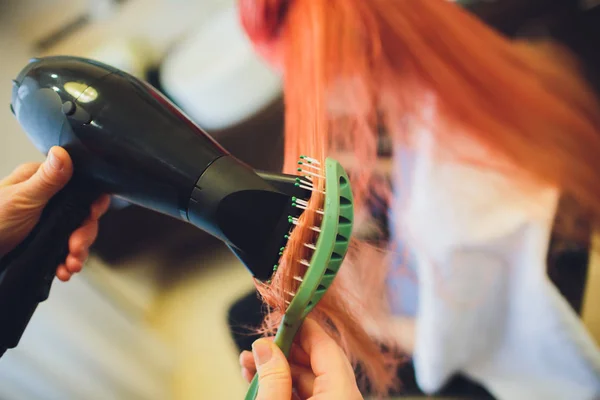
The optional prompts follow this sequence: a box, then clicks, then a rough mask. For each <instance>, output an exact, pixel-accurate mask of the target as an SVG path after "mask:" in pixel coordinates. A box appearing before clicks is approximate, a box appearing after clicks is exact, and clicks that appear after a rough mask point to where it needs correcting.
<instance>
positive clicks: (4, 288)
mask: <svg viewBox="0 0 600 400" xmlns="http://www.w3.org/2000/svg"><path fill="white" fill-rule="evenodd" d="M11 109H12V112H13V113H14V115H15V116H16V118H17V119H18V121H19V123H20V124H21V126H22V127H23V128H24V130H25V132H26V133H27V135H28V136H29V138H30V139H31V140H32V142H33V143H34V144H35V145H36V147H37V148H38V149H39V150H40V151H42V152H43V153H44V154H47V152H48V151H49V149H50V148H51V147H52V146H62V147H64V148H65V149H66V150H67V151H68V152H69V154H70V156H71V158H72V159H73V163H74V171H75V174H74V177H73V179H72V180H71V182H70V183H69V184H68V186H67V187H66V188H65V189H63V190H62V191H61V192H60V193H59V194H58V195H57V196H55V198H54V199H53V200H52V201H51V202H50V203H49V204H48V205H47V207H46V208H45V210H44V213H43V215H42V218H41V220H40V222H39V223H38V225H37V226H36V228H35V229H34V231H33V232H32V233H31V235H30V236H29V237H28V238H27V239H26V240H25V241H24V242H23V243H21V244H20V245H19V246H18V247H17V248H16V249H15V250H13V251H12V252H11V253H9V254H7V255H6V256H5V257H3V258H2V260H0V354H3V353H4V351H5V350H6V349H8V348H13V347H15V346H16V345H17V344H18V342H19V340H20V338H21V336H22V333H23V331H24V330H25V328H26V326H27V324H28V322H29V320H30V318H31V316H32V315H33V313H34V311H35V309H36V307H37V305H38V303H39V302H41V301H44V300H45V299H46V298H47V297H48V295H49V291H50V286H51V284H52V281H53V280H54V276H55V272H56V268H57V266H58V265H59V264H60V263H62V262H63V260H64V259H65V257H66V254H67V252H68V245H67V244H68V238H69V237H70V235H71V233H72V232H73V231H74V230H75V229H76V228H77V227H79V226H80V225H81V223H82V222H83V221H84V220H85V218H87V216H88V215H89V210H90V206H91V204H92V202H93V201H94V200H95V199H96V198H98V196H99V195H100V194H101V193H109V194H113V195H116V196H119V197H121V198H123V199H125V200H127V201H129V202H131V203H134V204H137V205H140V206H142V207H145V208H149V209H152V210H155V211H157V212H160V213H163V214H166V215H170V216H172V217H174V218H178V219H180V220H183V221H186V222H189V223H191V224H193V225H195V226H197V227H198V228H200V229H202V230H204V231H206V232H208V233H210V234H212V235H214V236H215V237H217V238H219V239H221V240H222V241H223V242H225V243H226V244H227V245H228V246H229V248H230V249H231V250H232V251H233V252H234V253H235V254H236V255H237V256H238V257H239V258H240V260H241V261H242V262H243V263H244V264H245V265H246V267H247V268H248V269H249V271H250V272H251V273H252V275H253V276H254V277H256V278H258V279H261V280H266V279H268V278H269V277H270V275H271V274H272V266H273V265H274V264H276V262H277V257H278V253H279V248H280V247H281V246H283V244H284V243H283V241H284V235H285V234H286V233H287V232H288V230H289V222H288V218H287V216H288V215H289V214H293V213H294V210H293V208H292V207H291V201H290V197H292V196H305V195H306V193H304V191H303V190H302V189H299V188H298V187H296V186H295V185H294V183H295V177H294V176H285V175H277V174H268V173H260V172H256V171H254V170H253V169H251V168H250V167H248V166H247V165H245V164H243V163H241V162H240V161H238V160H237V159H235V158H234V157H233V156H231V155H230V154H229V153H228V152H227V151H225V150H224V149H223V148H222V147H221V146H219V145H218V144H217V143H216V142H215V141H214V140H213V139H212V138H210V137H209V136H208V135H207V134H206V133H204V132H203V131H202V130H201V129H200V128H199V127H198V126H196V125H195V124H194V123H193V122H191V121H190V120H189V119H188V118H187V117H186V116H185V115H184V114H183V113H182V112H181V111H179V110H178V109H177V108H176V107H175V106H174V105H173V104H172V103H170V102H169V101H168V100H167V99H166V98H165V97H163V96H162V95H161V94H160V93H159V92H157V91H156V90H155V89H154V88H152V87H151V86H150V85H148V84H146V83H144V82H142V81H141V80H138V79H136V78H134V77H133V76H131V75H128V74H126V73H124V72H122V71H119V70H117V69H115V68H112V67H110V66H107V65H104V64H101V63H98V62H95V61H91V60H86V59H81V58H74V57H49V58H43V59H34V60H31V61H30V63H29V64H28V65H27V66H26V67H25V69H24V70H23V71H22V72H21V73H20V74H19V76H18V78H17V79H16V80H15V81H14V86H13V92H12V104H11ZM299 191H301V192H299Z"/></svg>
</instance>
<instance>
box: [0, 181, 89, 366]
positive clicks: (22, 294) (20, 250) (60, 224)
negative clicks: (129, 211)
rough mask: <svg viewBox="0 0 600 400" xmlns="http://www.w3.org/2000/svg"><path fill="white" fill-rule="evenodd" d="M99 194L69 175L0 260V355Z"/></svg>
mask: <svg viewBox="0 0 600 400" xmlns="http://www.w3.org/2000/svg"><path fill="white" fill-rule="evenodd" d="M99 195H100V193H97V192H96V191H94V190H90V189H89V188H88V187H86V186H83V185H81V184H80V183H78V182H76V181H75V180H72V181H71V183H69V184H68V185H67V186H66V187H65V188H64V189H63V190H61V191H60V192H59V193H58V194H57V195H56V196H54V198H52V200H51V201H50V202H49V203H48V204H47V205H46V207H45V208H44V211H43V212H42V216H41V218H40V221H39V222H38V223H37V225H36V226H35V228H34V229H33V231H32V232H31V233H30V234H29V236H28V237H27V238H26V239H25V240H24V241H23V242H22V243H21V244H19V245H18V246H17V247H16V248H15V249H14V250H12V251H11V252H10V253H8V254H7V255H5V256H4V257H3V258H2V259H1V260H0V327H1V329H0V355H1V354H2V353H3V350H6V349H11V348H14V347H16V346H17V345H18V343H19V341H20V340H21V336H22V335H23V332H24V331H25V329H26V328H27V325H28V324H29V321H30V319H31V317H32V316H33V313H34V312H35V310H36V308H37V306H38V304H39V303H41V302H43V301H45V300H46V299H47V298H48V296H49V294H50V288H51V286H52V282H53V281H54V277H55V274H56V268H57V267H58V266H59V265H60V264H61V263H63V262H64V261H65V258H66V256H67V254H68V252H69V238H70V237H71V234H72V233H73V232H74V231H75V230H76V229H77V228H79V227H80V226H81V225H82V223H83V222H84V221H85V219H86V218H87V217H88V216H89V213H90V208H91V205H92V204H93V202H94V201H95V200H96V199H97V198H98V197H99Z"/></svg>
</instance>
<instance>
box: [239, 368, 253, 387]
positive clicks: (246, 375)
mask: <svg viewBox="0 0 600 400" xmlns="http://www.w3.org/2000/svg"><path fill="white" fill-rule="evenodd" d="M254 375H256V370H253V371H251V370H249V369H247V368H242V377H243V378H244V380H245V381H246V382H248V383H250V382H252V379H254Z"/></svg>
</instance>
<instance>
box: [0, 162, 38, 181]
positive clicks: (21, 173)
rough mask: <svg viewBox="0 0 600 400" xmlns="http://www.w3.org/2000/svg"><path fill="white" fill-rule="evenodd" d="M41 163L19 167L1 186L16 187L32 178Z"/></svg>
mask: <svg viewBox="0 0 600 400" xmlns="http://www.w3.org/2000/svg"><path fill="white" fill-rule="evenodd" d="M40 165H41V164H40V163H27V164H23V165H20V166H18V167H17V168H16V169H15V170H14V171H13V172H12V173H11V174H10V175H9V176H7V177H6V178H4V179H2V180H1V181H0V186H8V185H16V184H18V183H21V182H24V181H26V180H27V179H29V178H31V177H32V176H33V174H35V172H36V171H37V170H38V168H39V167H40Z"/></svg>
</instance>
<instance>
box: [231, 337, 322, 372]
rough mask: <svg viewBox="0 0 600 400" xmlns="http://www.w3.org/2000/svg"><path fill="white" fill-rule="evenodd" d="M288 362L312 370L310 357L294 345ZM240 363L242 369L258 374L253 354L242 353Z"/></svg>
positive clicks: (248, 352)
mask: <svg viewBox="0 0 600 400" xmlns="http://www.w3.org/2000/svg"><path fill="white" fill-rule="evenodd" d="M267 340H269V339H267ZM288 360H289V362H290V364H296V365H300V366H303V367H306V368H310V357H309V356H308V354H306V353H305V352H304V350H302V348H300V346H298V345H295V344H294V345H292V349H291V351H290V356H289V357H288ZM239 362H240V366H241V367H243V368H246V369H248V370H249V371H251V372H252V373H253V374H254V373H256V365H255V364H254V356H253V355H252V352H250V351H242V352H241V353H240V358H239Z"/></svg>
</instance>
